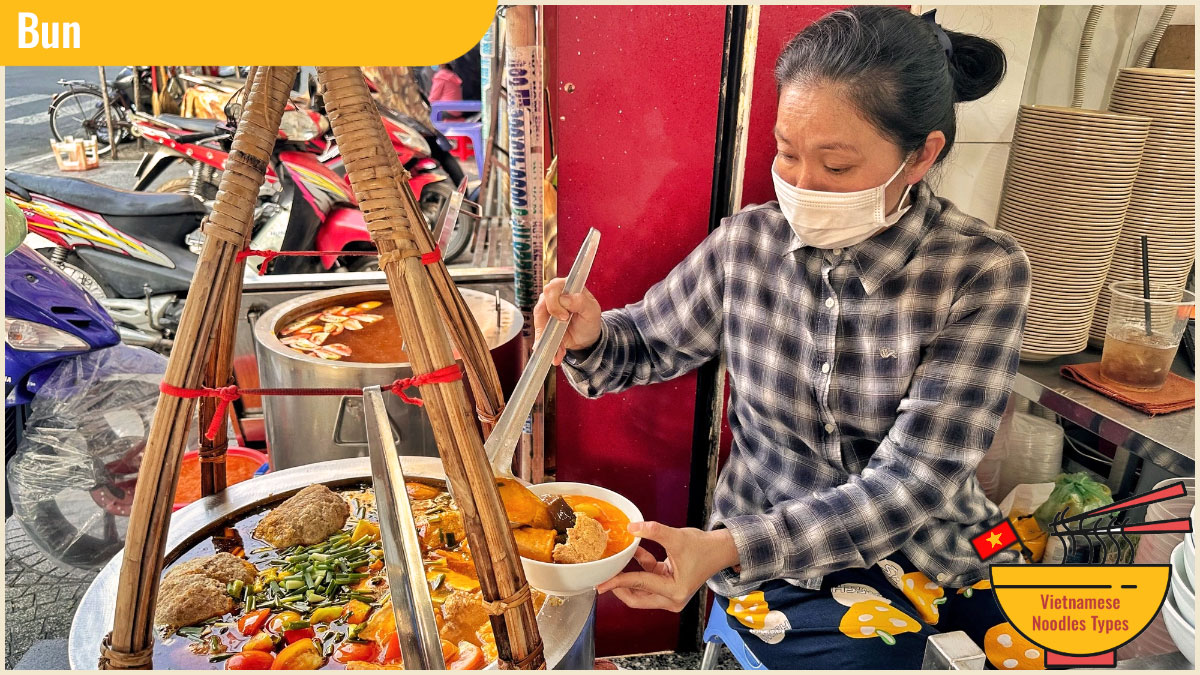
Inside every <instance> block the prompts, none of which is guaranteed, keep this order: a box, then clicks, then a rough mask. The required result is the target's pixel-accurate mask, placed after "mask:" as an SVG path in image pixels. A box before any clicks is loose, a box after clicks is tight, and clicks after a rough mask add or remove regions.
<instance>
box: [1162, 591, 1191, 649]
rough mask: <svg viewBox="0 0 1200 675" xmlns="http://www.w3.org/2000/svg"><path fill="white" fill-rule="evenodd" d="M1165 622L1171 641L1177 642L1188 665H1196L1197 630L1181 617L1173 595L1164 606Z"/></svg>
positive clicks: (1169, 596) (1176, 644) (1168, 595)
mask: <svg viewBox="0 0 1200 675" xmlns="http://www.w3.org/2000/svg"><path fill="white" fill-rule="evenodd" d="M1162 615H1163V621H1164V622H1166V624H1167V632H1168V633H1170V634H1171V639H1172V640H1174V641H1175V646H1176V647H1178V648H1179V651H1180V653H1182V654H1183V657H1184V658H1186V659H1187V660H1188V663H1193V664H1194V663H1195V662H1196V661H1195V659H1196V629H1195V628H1193V627H1192V626H1189V625H1188V623H1187V621H1184V620H1183V617H1182V616H1180V615H1179V610H1178V609H1177V608H1176V607H1175V599H1174V598H1172V597H1171V594H1170V593H1168V594H1167V601H1166V602H1164V603H1163V606H1162Z"/></svg>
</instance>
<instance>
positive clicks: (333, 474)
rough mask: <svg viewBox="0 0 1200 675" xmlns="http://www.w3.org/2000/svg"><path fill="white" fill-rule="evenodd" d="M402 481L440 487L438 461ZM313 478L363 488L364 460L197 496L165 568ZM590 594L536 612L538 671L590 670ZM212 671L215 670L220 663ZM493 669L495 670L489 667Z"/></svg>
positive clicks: (90, 643) (405, 461) (82, 653)
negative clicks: (541, 654) (541, 665)
mask: <svg viewBox="0 0 1200 675" xmlns="http://www.w3.org/2000/svg"><path fill="white" fill-rule="evenodd" d="M400 460H401V466H402V467H403V469H404V474H405V475H406V476H408V477H410V478H418V479H419V478H433V479H441V480H445V477H446V476H445V473H444V472H443V471H442V463H441V461H440V460H437V459H433V458H429V457H401V458H400ZM313 476H320V481H319V482H321V483H324V484H325V485H328V486H329V487H331V488H336V487H338V486H342V485H353V484H361V483H364V482H366V483H369V482H370V480H371V464H370V460H369V459H367V458H365V457H363V458H354V459H342V460H337V461H332V462H323V463H321V464H319V465H315V466H307V467H301V468H296V469H291V470H289V471H280V472H278V473H274V472H272V473H268V474H266V475H263V476H259V477H257V478H254V479H252V480H248V481H245V482H242V483H238V484H236V485H231V486H229V487H228V488H226V489H225V490H224V491H222V492H220V493H218V494H215V495H212V496H211V497H205V498H204V499H201V500H199V501H197V502H193V503H192V504H189V505H187V506H186V507H184V508H182V509H180V510H179V511H177V512H175V514H174V515H173V516H172V518H171V529H170V531H169V532H168V534H167V552H166V558H165V559H166V561H167V564H170V563H171V562H173V561H174V560H175V559H177V558H178V557H179V556H181V555H183V554H184V553H185V552H187V551H188V550H190V549H191V547H193V546H195V545H196V543H197V542H198V541H199V540H200V539H201V538H202V537H204V536H206V535H211V534H212V533H213V532H214V530H215V528H217V527H219V526H222V525H224V524H226V523H229V522H230V521H234V520H237V519H238V518H240V517H242V516H244V515H245V514H248V513H249V512H252V511H255V510H258V509H262V508H266V507H270V506H273V505H275V504H277V503H279V502H281V501H283V500H284V499H286V498H288V497H290V496H291V495H293V494H295V493H296V492H298V491H299V490H301V489H302V488H305V487H308V486H309V485H311V484H313V483H314V482H316V481H314V480H313ZM122 558H123V552H119V553H117V555H116V556H115V557H114V558H113V559H112V560H111V561H109V563H108V564H107V565H105V566H104V569H102V570H101V571H100V574H99V575H97V576H96V579H95V580H94V581H92V585H91V586H89V587H88V590H87V592H86V593H85V594H84V596H83V599H82V600H81V601H80V603H79V608H78V609H77V610H75V619H74V620H73V621H72V622H71V634H70V637H69V639H68V641H67V652H68V657H69V659H70V662H71V668H73V669H75V670H94V669H95V668H96V664H97V660H98V659H99V656H100V643H101V642H102V641H103V640H104V636H105V635H106V634H107V633H108V632H109V631H110V630H111V629H112V624H113V615H114V608H115V606H116V602H117V583H118V582H119V580H120V575H121V560H122ZM595 607H596V594H595V592H591V593H584V594H582V595H572V596H568V597H551V598H549V599H548V600H547V601H546V603H545V604H544V605H543V606H542V610H541V612H539V613H538V617H537V620H538V630H539V631H540V633H541V636H542V643H543V644H544V645H545V655H546V666H547V668H553V669H557V670H591V669H592V666H593V662H594V659H595V641H594V636H595ZM214 667H216V668H219V667H220V664H216V665H215V666H214ZM493 667H495V665H494V664H493Z"/></svg>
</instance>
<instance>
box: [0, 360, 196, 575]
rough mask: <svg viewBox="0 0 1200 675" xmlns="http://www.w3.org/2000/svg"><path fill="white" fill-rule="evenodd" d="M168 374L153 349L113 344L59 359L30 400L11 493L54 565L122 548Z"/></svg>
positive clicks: (75, 563)
mask: <svg viewBox="0 0 1200 675" xmlns="http://www.w3.org/2000/svg"><path fill="white" fill-rule="evenodd" d="M166 367H167V360H166V358H164V357H163V356H161V355H159V354H156V353H155V352H152V351H150V350H149V349H143V348H141V347H131V346H128V345H116V346H113V347H109V348H108V349H102V350H99V351H95V352H91V353H87V354H83V355H81V356H79V357H77V358H72V359H67V360H65V361H63V362H62V363H61V364H60V365H59V367H58V368H57V369H56V370H55V371H54V374H53V375H51V376H50V378H49V379H48V380H47V381H46V383H45V385H43V386H42V388H41V390H40V391H39V392H38V393H37V395H36V396H35V397H34V399H33V402H32V404H31V409H30V415H29V420H28V423H27V426H26V430H25V438H24V439H23V440H22V441H21V444H20V445H19V446H18V448H17V451H16V454H15V455H14V456H13V458H12V460H10V461H9V463H8V467H7V474H6V475H7V479H8V490H9V495H10V497H11V498H12V502H13V509H14V512H15V514H16V516H17V518H19V519H20V521H21V524H22V525H23V526H24V528H25V530H26V531H27V532H28V533H29V536H30V538H31V539H32V540H33V542H34V543H35V544H37V545H38V547H39V548H41V549H42V550H43V551H45V552H46V553H47V555H49V556H51V557H52V558H53V559H54V560H55V561H57V562H58V563H60V564H65V565H69V566H72V567H77V568H83V569H96V568H99V567H101V566H102V565H104V563H106V562H107V561H108V560H109V558H111V557H112V556H113V554H115V553H116V552H117V551H119V550H120V549H121V547H122V546H123V545H124V540H125V531H126V528H127V527H128V524H129V513H130V511H131V510H132V507H133V488H134V485H135V483H136V480H137V472H138V469H139V468H140V467H141V459H142V452H143V449H144V447H145V443H146V436H147V435H148V434H149V430H150V423H151V420H152V419H153V417H154V408H155V405H156V404H157V402H158V394H159V392H158V385H159V382H161V381H162V376H163V373H164V372H166ZM192 433H193V434H195V435H197V436H198V432H197V431H196V430H195V429H193V432H192ZM194 443H195V441H194V439H189V447H191V446H192V445H194Z"/></svg>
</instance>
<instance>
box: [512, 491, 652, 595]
mask: <svg viewBox="0 0 1200 675" xmlns="http://www.w3.org/2000/svg"><path fill="white" fill-rule="evenodd" d="M529 490H530V492H532V493H533V494H535V495H537V496H538V497H539V498H540V499H542V500H543V501H545V502H550V501H553V500H554V499H555V498H558V497H562V498H564V499H565V500H567V501H568V502H569V503H571V504H572V505H573V506H574V507H575V510H576V512H577V513H579V512H582V513H585V514H586V513H588V512H589V511H592V510H593V509H594V508H596V507H601V508H603V507H605V506H607V507H609V508H615V509H616V510H617V511H619V512H620V516H622V517H623V520H624V523H623V524H617V525H615V526H614V527H613V530H614V531H610V533H609V536H610V538H611V537H624V538H626V539H628V540H629V541H628V544H626V545H624V546H622V547H621V548H620V549H619V550H616V551H612V550H605V552H604V557H602V558H600V559H599V560H594V561H591V562H577V563H562V562H543V561H541V560H534V559H532V558H530V557H527V556H526V555H522V556H521V566H522V567H523V568H524V570H525V578H526V579H527V580H528V581H529V585H530V586H532V587H533V588H536V589H538V590H541V591H544V592H546V593H551V594H554V595H577V594H580V593H586V592H587V591H590V590H592V589H594V588H595V587H596V586H598V585H599V584H601V583H604V582H605V581H608V580H609V579H611V578H613V577H614V576H616V575H617V574H619V573H620V572H621V570H623V569H624V568H625V565H627V564H628V563H629V561H630V559H632V558H633V552H634V551H636V550H637V547H638V545H639V544H640V543H641V541H642V538H641V537H636V536H632V535H630V534H629V533H628V532H627V531H626V532H619V531H615V530H618V529H623V528H624V526H625V525H628V524H629V523H637V522H641V521H642V512H641V511H640V510H639V509H638V507H637V506H635V505H634V503H633V502H631V501H629V500H628V499H626V498H625V497H623V496H621V495H619V494H617V493H616V492H613V491H612V490H608V489H605V488H602V487H598V486H595V485H588V484H586V483H569V482H562V483H542V484H539V485H531V486H529ZM604 511H607V514H605V513H604V512H603V511H602V513H601V514H600V516H599V518H600V519H603V520H602V521H601V522H602V523H603V522H608V521H609V518H607V517H606V515H608V516H615V515H616V514H613V513H612V512H611V511H609V510H607V509H604ZM616 520H618V521H619V520H620V519H619V518H617V519H616ZM624 541H625V539H621V540H618V543H623V542H624Z"/></svg>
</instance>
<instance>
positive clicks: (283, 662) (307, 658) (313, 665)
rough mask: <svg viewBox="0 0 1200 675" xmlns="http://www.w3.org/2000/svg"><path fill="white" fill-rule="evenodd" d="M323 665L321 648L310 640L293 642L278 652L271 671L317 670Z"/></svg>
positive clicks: (323, 659)
mask: <svg viewBox="0 0 1200 675" xmlns="http://www.w3.org/2000/svg"><path fill="white" fill-rule="evenodd" d="M323 665H325V658H324V657H323V656H321V648H320V647H318V646H317V643H316V642H314V641H312V640H300V641H299V642H293V643H292V644H290V645H288V646H287V647H284V648H283V651H281V652H279V656H278V657H276V659H275V663H273V664H271V670H317V669H319V668H320V667H321V666H323Z"/></svg>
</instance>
